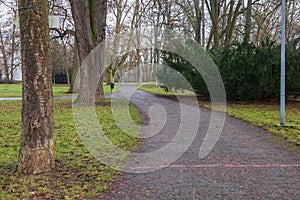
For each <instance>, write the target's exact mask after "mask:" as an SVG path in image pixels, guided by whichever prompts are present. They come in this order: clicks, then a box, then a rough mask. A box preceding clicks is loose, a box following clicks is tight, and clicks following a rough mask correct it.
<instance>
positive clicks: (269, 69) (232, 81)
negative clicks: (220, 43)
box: [211, 39, 300, 100]
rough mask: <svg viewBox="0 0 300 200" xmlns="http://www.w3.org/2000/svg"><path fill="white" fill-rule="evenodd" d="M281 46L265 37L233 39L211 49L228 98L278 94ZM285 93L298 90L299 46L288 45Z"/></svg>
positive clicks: (246, 98)
mask: <svg viewBox="0 0 300 200" xmlns="http://www.w3.org/2000/svg"><path fill="white" fill-rule="evenodd" d="M280 49H281V46H280V45H277V44H275V43H274V42H272V41H270V40H269V39H266V40H265V41H262V42H261V44H260V45H258V46H256V45H254V44H252V43H238V42H234V43H233V44H232V45H231V46H230V47H225V48H222V49H219V50H216V51H211V54H212V57H213V59H214V61H215V62H216V64H217V66H218V67H219V70H220V73H221V75H222V77H223V81H224V85H225V88H226V94H227V98H228V99H229V100H254V99H255V100H269V99H278V98H279V97H280V95H279V94H280V93H279V91H280V90H279V89H280V60H281V54H280ZM286 61H287V62H286V72H287V73H286V86H287V87H286V94H287V95H288V96H294V95H296V94H297V93H298V92H299V91H300V84H299V83H300V76H299V73H298V72H299V70H300V49H297V48H296V46H291V45H289V46H287V57H286Z"/></svg>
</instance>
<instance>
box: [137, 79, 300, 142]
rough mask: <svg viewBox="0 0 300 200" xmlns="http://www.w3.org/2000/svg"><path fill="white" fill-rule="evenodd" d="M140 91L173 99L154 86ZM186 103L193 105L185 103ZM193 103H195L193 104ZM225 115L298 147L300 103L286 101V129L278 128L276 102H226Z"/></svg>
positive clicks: (169, 93)
mask: <svg viewBox="0 0 300 200" xmlns="http://www.w3.org/2000/svg"><path fill="white" fill-rule="evenodd" d="M140 89H142V90H144V91H146V92H150V93H152V94H156V95H161V96H163V97H168V98H170V97H172V96H173V97H174V95H173V93H172V92H168V93H165V92H163V91H161V93H158V92H157V88H156V87H154V86H149V85H146V86H142V87H140ZM187 103H193V102H189V100H188V101H187ZM194 103H195V102H194ZM198 103H199V105H200V106H202V107H205V108H210V102H207V101H203V100H199V101H198ZM227 114H228V115H229V116H232V117H235V118H238V119H242V120H244V121H247V122H249V123H251V124H253V125H255V126H258V127H262V128H263V129H265V130H267V131H268V132H270V133H273V134H276V135H277V136H279V137H282V138H284V139H286V140H287V141H289V142H292V143H294V144H297V145H300V102H299V101H288V103H287V106H286V122H287V124H288V125H290V126H288V127H279V126H278V124H279V119H280V116H279V115H280V113H279V103H278V102H271V103H270V102H261V101H260V102H254V101H249V102H228V107H227Z"/></svg>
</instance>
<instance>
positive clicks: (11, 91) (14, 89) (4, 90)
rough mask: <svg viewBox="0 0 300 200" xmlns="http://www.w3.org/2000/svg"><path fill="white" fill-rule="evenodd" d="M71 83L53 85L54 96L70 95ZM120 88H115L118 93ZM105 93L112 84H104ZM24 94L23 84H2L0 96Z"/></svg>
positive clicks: (108, 92)
mask: <svg viewBox="0 0 300 200" xmlns="http://www.w3.org/2000/svg"><path fill="white" fill-rule="evenodd" d="M68 90H69V85H53V96H69V95H71V94H68V93H67V92H68ZM117 91H118V88H117V87H116V88H115V89H114V90H113V93H116V92H117ZM104 93H105V94H110V93H111V91H110V86H107V85H105V84H104ZM21 96H22V84H0V98H6V97H7V98H9V97H21Z"/></svg>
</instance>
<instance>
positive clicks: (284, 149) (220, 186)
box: [100, 86, 300, 200]
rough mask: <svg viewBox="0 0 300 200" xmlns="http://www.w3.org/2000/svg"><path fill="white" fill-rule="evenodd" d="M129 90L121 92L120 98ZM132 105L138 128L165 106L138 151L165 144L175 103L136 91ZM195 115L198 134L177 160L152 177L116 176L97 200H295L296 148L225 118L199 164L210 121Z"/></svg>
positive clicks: (175, 119) (299, 188)
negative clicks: (158, 125)
mask: <svg viewBox="0 0 300 200" xmlns="http://www.w3.org/2000/svg"><path fill="white" fill-rule="evenodd" d="M130 87H132V86H127V87H122V88H120V94H119V95H121V96H122V94H123V95H124V94H126V92H128V89H129V88H130ZM125 96H126V95H125ZM131 102H132V103H133V104H134V105H135V106H136V107H137V108H138V109H139V110H140V113H141V116H142V119H143V124H142V125H143V126H146V125H147V124H149V123H150V118H149V117H148V114H147V113H148V112H149V108H150V107H151V106H152V105H157V104H159V105H163V106H167V116H168V118H167V121H166V123H165V125H164V127H163V129H162V130H161V131H160V133H159V134H157V135H155V136H153V137H151V138H148V139H143V142H142V144H141V146H140V149H139V150H138V152H151V151H154V150H156V149H159V148H161V147H163V146H164V145H166V144H167V143H168V142H169V141H170V140H171V139H172V138H173V137H174V135H175V134H176V130H177V129H178V127H179V124H180V112H179V104H178V102H175V101H173V100H170V99H165V98H159V97H156V96H154V95H152V94H149V93H146V92H143V91H141V90H137V91H136V92H135V93H134V95H133V96H132V97H131ZM200 111H201V117H200V118H201V119H200V122H199V130H198V135H197V136H196V138H195V140H194V142H193V144H192V145H191V147H190V148H189V150H188V151H186V152H185V153H184V154H183V156H181V157H180V159H178V160H177V161H176V162H174V163H173V164H172V165H170V166H169V167H166V168H164V169H161V170H158V171H155V172H150V173H145V174H132V173H121V174H120V176H118V177H117V178H116V180H115V181H114V182H113V183H112V185H111V187H110V190H108V191H107V192H106V193H104V194H103V195H102V196H101V197H100V199H128V200H129V199H137V200H143V199H184V200H185V199H289V200H290V199H295V200H296V199H300V148H299V146H295V145H293V144H288V143H287V142H286V141H283V140H282V139H280V138H277V137H276V136H273V135H271V134H269V133H267V132H266V131H264V130H263V129H260V128H257V127H254V126H252V125H249V124H248V123H246V122H243V121H240V120H237V119H234V118H231V117H227V119H226V123H225V126H224V129H223V132H222V135H221V137H220V139H219V140H218V143H217V145H216V146H215V147H214V149H213V150H212V151H211V152H210V154H209V155H208V156H207V157H206V158H204V159H199V157H198V154H199V147H200V146H201V144H202V141H203V138H204V135H205V133H206V131H207V129H208V124H209V120H210V110H208V109H203V108H201V109H200ZM190 120H193V118H192V117H191V119H190ZM178 148H180V146H178ZM145 168H147V166H145Z"/></svg>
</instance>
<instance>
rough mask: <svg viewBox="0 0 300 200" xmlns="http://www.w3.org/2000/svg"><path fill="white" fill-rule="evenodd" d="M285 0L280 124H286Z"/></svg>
mask: <svg viewBox="0 0 300 200" xmlns="http://www.w3.org/2000/svg"><path fill="white" fill-rule="evenodd" d="M285 20H286V19H285V0H282V29H281V84H280V125H281V126H284V125H285Z"/></svg>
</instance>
